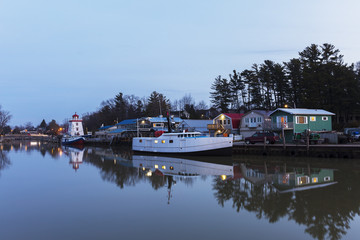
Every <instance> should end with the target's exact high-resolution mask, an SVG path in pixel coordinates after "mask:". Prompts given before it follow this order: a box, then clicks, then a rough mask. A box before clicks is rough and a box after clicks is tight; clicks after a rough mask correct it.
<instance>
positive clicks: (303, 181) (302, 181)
mask: <svg viewBox="0 0 360 240" xmlns="http://www.w3.org/2000/svg"><path fill="white" fill-rule="evenodd" d="M297 180H298V181H297V182H298V185H302V184H308V183H309V177H308V176H302V177H298V178H297Z"/></svg>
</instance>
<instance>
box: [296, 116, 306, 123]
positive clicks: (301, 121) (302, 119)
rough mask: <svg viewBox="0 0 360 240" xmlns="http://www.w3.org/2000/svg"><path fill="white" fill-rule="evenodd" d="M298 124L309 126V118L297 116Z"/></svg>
mask: <svg viewBox="0 0 360 240" xmlns="http://www.w3.org/2000/svg"><path fill="white" fill-rule="evenodd" d="M296 123H297V124H307V117H305V116H296Z"/></svg>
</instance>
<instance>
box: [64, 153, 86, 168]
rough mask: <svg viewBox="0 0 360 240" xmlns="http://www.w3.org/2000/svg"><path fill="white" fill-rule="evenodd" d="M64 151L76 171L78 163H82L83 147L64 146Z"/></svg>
mask: <svg viewBox="0 0 360 240" xmlns="http://www.w3.org/2000/svg"><path fill="white" fill-rule="evenodd" d="M64 152H65V153H66V154H67V155H68V156H69V158H70V159H69V164H70V165H71V166H72V168H73V169H74V170H75V172H76V171H77V170H78V169H79V167H80V165H81V164H82V163H83V158H84V149H81V148H75V147H65V148H64Z"/></svg>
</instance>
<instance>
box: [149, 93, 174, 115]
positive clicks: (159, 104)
mask: <svg viewBox="0 0 360 240" xmlns="http://www.w3.org/2000/svg"><path fill="white" fill-rule="evenodd" d="M169 110H170V102H169V100H168V99H166V97H165V96H164V95H163V94H161V93H158V92H156V91H153V92H152V93H151V95H150V97H149V98H148V104H147V106H146V114H147V115H148V116H151V117H156V116H159V115H163V116H166V113H167V112H168V111H169Z"/></svg>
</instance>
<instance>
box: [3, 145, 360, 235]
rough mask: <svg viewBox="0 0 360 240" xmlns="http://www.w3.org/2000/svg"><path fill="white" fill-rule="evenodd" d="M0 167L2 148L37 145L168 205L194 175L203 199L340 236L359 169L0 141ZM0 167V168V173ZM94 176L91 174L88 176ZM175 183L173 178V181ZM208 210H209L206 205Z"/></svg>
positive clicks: (354, 211) (355, 204)
mask: <svg viewBox="0 0 360 240" xmlns="http://www.w3.org/2000/svg"><path fill="white" fill-rule="evenodd" d="M0 147H1V148H0V171H1V170H3V169H5V168H6V167H8V166H10V164H11V162H10V159H9V156H8V155H9V154H8V153H9V152H10V151H14V152H17V151H27V152H29V151H40V153H41V155H42V156H51V158H53V159H56V160H58V159H61V160H65V161H66V164H67V161H69V163H70V166H71V167H72V168H73V169H74V170H75V171H76V170H79V167H81V169H80V170H82V169H83V168H85V166H84V164H85V163H86V166H90V167H96V168H97V169H98V170H99V172H100V176H101V178H102V180H104V181H106V182H110V183H112V184H115V185H116V186H118V191H121V189H124V188H126V187H134V186H137V185H138V187H139V188H138V190H139V191H142V190H143V188H141V187H140V185H141V184H142V185H144V183H145V184H148V185H150V186H151V187H152V189H154V190H159V189H164V190H166V191H165V193H164V192H163V191H160V192H159V194H166V202H165V201H164V202H163V204H165V205H166V204H170V205H171V206H172V207H173V208H174V206H173V205H174V204H171V202H174V200H175V199H176V196H178V197H180V194H184V193H183V192H179V193H177V194H176V195H175V194H174V193H175V192H176V190H178V189H179V184H182V185H184V186H186V187H188V186H192V185H195V184H198V182H199V181H203V182H205V183H208V184H209V185H210V186H211V187H212V196H213V197H212V196H211V197H210V199H205V198H204V199H202V200H203V201H214V199H215V201H217V203H218V205H219V206H222V207H226V204H230V206H232V208H233V209H234V211H233V213H235V215H237V212H238V213H239V214H241V213H242V212H243V211H244V212H249V213H252V214H253V215H254V216H256V217H257V218H258V219H259V222H260V220H262V221H266V222H269V223H279V221H280V220H281V219H286V220H288V221H291V222H293V223H294V225H295V223H296V225H302V226H305V232H306V235H307V236H306V237H309V236H311V237H313V238H315V239H328V238H330V239H341V238H343V237H344V236H345V235H346V233H347V231H348V230H349V228H350V224H351V223H352V222H353V220H354V218H355V217H356V216H358V215H359V214H360V201H359V199H360V189H359V187H358V185H357V184H358V182H360V171H359V169H360V168H359V167H358V166H357V165H353V166H355V167H352V168H349V167H346V166H349V165H350V166H351V165H352V164H353V163H352V162H347V163H345V164H343V165H342V164H334V163H331V164H329V165H328V163H326V162H325V164H326V165H324V163H320V162H316V161H314V160H311V161H309V159H300V160H299V161H292V162H291V161H289V159H284V160H277V159H269V158H262V159H260V160H256V161H253V160H250V159H244V160H236V161H233V160H231V159H222V158H211V159H210V158H193V159H190V158H172V157H163V156H138V155H134V156H133V155H132V154H131V151H130V150H129V149H108V148H85V149H73V148H63V149H62V148H60V147H58V146H52V145H46V144H35V143H26V144H25V143H22V144H13V145H1V146H0ZM0 173H1V172H0ZM96 177H97V176H96ZM180 186H181V185H180ZM208 211H212V209H208Z"/></svg>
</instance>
